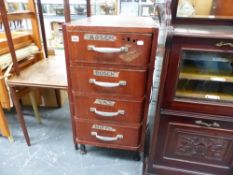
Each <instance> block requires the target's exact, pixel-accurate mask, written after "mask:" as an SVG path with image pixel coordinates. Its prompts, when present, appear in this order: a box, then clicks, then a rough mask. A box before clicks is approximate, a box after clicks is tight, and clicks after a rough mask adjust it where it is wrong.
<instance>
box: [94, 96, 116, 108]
mask: <svg viewBox="0 0 233 175" xmlns="http://www.w3.org/2000/svg"><path fill="white" fill-rule="evenodd" d="M115 103H116V102H115V101H110V100H102V99H98V98H97V99H96V100H95V102H94V104H99V105H103V106H114V105H115Z"/></svg>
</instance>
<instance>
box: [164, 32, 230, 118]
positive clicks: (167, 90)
mask: <svg viewBox="0 0 233 175" xmlns="http://www.w3.org/2000/svg"><path fill="white" fill-rule="evenodd" d="M219 37H220V38H218V39H212V38H209V39H208V40H207V39H206V38H201V37H199V38H193V37H182V36H174V37H173V38H172V41H171V42H172V47H171V51H170V52H169V53H168V54H169V56H168V57H167V58H166V59H169V65H168V72H167V74H168V76H167V77H166V84H165V85H164V99H163V100H164V101H163V108H167V109H169V108H170V109H176V110H182V109H184V108H185V110H187V111H190V112H193V111H195V112H200V113H208V114H218V115H223V116H224V115H226V116H233V108H232V104H231V103H224V102H215V101H210V100H209V101H206V100H205V101H204V100H198V99H197V100H192V99H188V100H185V99H184V100H181V99H177V98H175V92H176V85H177V79H178V77H179V72H180V64H181V61H182V60H181V59H182V57H181V55H180V54H181V52H182V51H183V50H194V51H195V50H196V51H200V52H201V51H213V52H219V53H231V54H232V55H233V51H232V49H231V47H229V46H223V47H217V46H216V44H217V43H220V42H226V43H233V40H232V39H226V38H221V36H219ZM171 58H172V59H171Z"/></svg>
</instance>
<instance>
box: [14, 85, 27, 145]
mask: <svg viewBox="0 0 233 175" xmlns="http://www.w3.org/2000/svg"><path fill="white" fill-rule="evenodd" d="M10 92H11V96H12V100H13V103H14V105H15V109H16V113H17V115H16V117H17V119H18V121H19V124H20V126H21V128H22V130H23V134H24V138H25V139H26V142H27V145H28V146H31V143H30V138H29V136H28V131H27V127H26V123H25V120H24V116H23V112H22V110H21V106H20V103H19V98H18V97H17V95H16V89H15V88H14V87H10Z"/></svg>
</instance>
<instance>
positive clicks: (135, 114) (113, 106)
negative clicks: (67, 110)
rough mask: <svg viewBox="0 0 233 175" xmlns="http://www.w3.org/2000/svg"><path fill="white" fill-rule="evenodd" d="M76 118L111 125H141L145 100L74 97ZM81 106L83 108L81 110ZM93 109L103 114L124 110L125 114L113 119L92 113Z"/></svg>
mask: <svg viewBox="0 0 233 175" xmlns="http://www.w3.org/2000/svg"><path fill="white" fill-rule="evenodd" d="M103 100H104V101H103ZM74 104H75V105H74V106H75V116H77V117H79V118H83V119H89V120H99V121H105V122H111V123H115V122H116V123H118V122H119V123H118V124H122V123H127V124H131V123H132V124H139V123H141V121H142V117H143V105H144V103H143V100H142V101H132V100H125V99H114V98H106V97H101V96H99V95H98V96H96V97H93V96H91V97H90V96H78V95H75V97H74ZM80 106H82V107H81V108H80ZM91 108H96V110H98V111H101V112H118V111H119V110H123V111H124V114H119V115H116V116H113V117H106V116H101V115H99V114H96V113H94V112H93V111H90V109H91Z"/></svg>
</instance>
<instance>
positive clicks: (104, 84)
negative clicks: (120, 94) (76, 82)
mask: <svg viewBox="0 0 233 175" xmlns="http://www.w3.org/2000/svg"><path fill="white" fill-rule="evenodd" d="M89 83H90V84H94V85H96V86H100V87H105V88H113V87H119V86H126V85H127V82H126V81H119V82H118V83H110V82H102V81H96V80H95V79H94V78H91V79H89Z"/></svg>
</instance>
